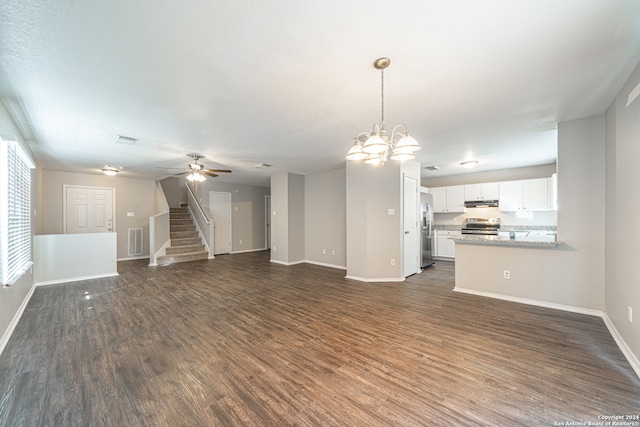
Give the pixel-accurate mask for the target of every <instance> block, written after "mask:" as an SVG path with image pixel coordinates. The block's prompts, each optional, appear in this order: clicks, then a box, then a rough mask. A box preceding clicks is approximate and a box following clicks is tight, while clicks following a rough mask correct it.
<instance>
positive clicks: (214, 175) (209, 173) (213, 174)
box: [202, 171, 218, 178]
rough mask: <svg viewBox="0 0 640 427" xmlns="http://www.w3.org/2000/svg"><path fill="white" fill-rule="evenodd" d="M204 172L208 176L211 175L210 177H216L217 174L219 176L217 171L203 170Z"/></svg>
mask: <svg viewBox="0 0 640 427" xmlns="http://www.w3.org/2000/svg"><path fill="white" fill-rule="evenodd" d="M202 173H203V174H204V175H207V176H210V177H214V178H215V177H216V176H218V175H217V174H215V173H211V172H209V171H203V172H202Z"/></svg>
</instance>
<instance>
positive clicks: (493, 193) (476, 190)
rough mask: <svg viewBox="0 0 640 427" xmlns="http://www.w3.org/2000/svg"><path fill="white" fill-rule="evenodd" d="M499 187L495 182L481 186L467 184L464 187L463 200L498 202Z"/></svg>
mask: <svg viewBox="0 0 640 427" xmlns="http://www.w3.org/2000/svg"><path fill="white" fill-rule="evenodd" d="M499 198H500V185H499V184H498V183H497V182H486V183H483V184H467V185H465V186H464V199H465V200H498V199H499Z"/></svg>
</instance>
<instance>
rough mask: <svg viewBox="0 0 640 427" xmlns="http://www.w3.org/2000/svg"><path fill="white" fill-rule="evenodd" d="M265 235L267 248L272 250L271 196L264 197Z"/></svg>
mask: <svg viewBox="0 0 640 427" xmlns="http://www.w3.org/2000/svg"><path fill="white" fill-rule="evenodd" d="M264 234H265V237H264V239H265V243H266V244H265V248H267V249H270V248H271V196H264Z"/></svg>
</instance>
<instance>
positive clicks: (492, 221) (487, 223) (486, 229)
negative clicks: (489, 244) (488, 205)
mask: <svg viewBox="0 0 640 427" xmlns="http://www.w3.org/2000/svg"><path fill="white" fill-rule="evenodd" d="M499 230H500V218H467V219H466V220H465V221H464V223H463V224H462V234H477V235H484V236H497V235H498V231H499Z"/></svg>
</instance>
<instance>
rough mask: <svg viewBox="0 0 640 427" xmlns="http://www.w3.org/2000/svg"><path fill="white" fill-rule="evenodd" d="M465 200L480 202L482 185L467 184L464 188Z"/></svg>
mask: <svg viewBox="0 0 640 427" xmlns="http://www.w3.org/2000/svg"><path fill="white" fill-rule="evenodd" d="M464 199H465V200H482V184H467V185H465V186H464Z"/></svg>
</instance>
